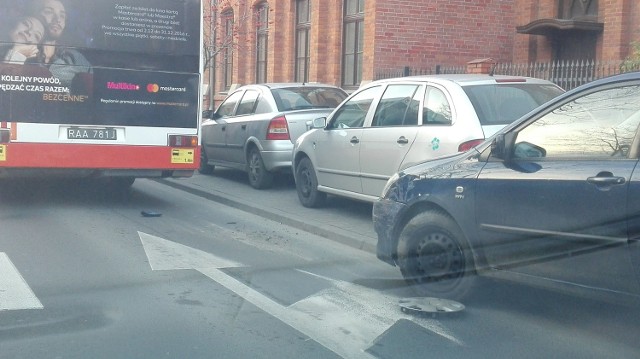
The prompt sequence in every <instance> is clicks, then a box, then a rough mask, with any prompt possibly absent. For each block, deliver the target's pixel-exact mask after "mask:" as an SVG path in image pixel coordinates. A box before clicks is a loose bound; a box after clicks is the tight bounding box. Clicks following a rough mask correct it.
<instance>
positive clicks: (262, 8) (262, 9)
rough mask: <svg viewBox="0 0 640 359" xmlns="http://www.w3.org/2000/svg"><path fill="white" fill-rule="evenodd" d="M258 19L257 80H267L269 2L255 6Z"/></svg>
mask: <svg viewBox="0 0 640 359" xmlns="http://www.w3.org/2000/svg"><path fill="white" fill-rule="evenodd" d="M255 11H256V13H255V19H256V82H257V83H265V82H267V50H268V47H267V44H268V43H269V41H268V40H269V37H268V36H269V4H267V3H266V2H263V3H260V4H258V6H256V7H255Z"/></svg>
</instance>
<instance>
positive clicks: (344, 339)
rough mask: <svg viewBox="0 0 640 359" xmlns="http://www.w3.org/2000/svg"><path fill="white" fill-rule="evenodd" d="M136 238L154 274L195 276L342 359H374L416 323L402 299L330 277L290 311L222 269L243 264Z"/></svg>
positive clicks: (426, 323)
mask: <svg viewBox="0 0 640 359" xmlns="http://www.w3.org/2000/svg"><path fill="white" fill-rule="evenodd" d="M138 234H139V235H140V240H141V241H142V244H143V247H144V250H145V252H146V253H147V258H149V263H150V264H151V268H152V269H153V270H172V269H193V270H196V271H198V272H200V273H202V274H204V275H205V276H207V277H209V278H211V279H213V280H214V281H216V282H217V283H218V284H220V285H222V286H224V287H225V288H227V289H228V290H230V291H232V292H234V293H236V294H237V295H239V296H241V297H242V298H243V299H244V300H246V301H248V302H249V303H251V304H253V305H255V306H256V307H258V308H260V309H261V310H263V311H264V312H266V313H268V314H270V315H271V316H273V317H275V318H277V319H279V320H280V321H282V322H284V323H286V324H287V325H289V326H291V327H292V328H294V329H296V330H298V331H299V332H301V333H303V334H305V335H307V336H308V337H309V338H311V339H313V340H315V341H316V342H317V343H319V344H321V345H322V346H324V347H325V348H327V349H329V350H331V351H332V352H334V353H336V354H338V355H340V356H341V357H343V358H374V356H372V355H371V354H369V353H367V352H366V351H365V350H366V349H367V348H369V347H370V346H371V345H372V344H373V343H374V342H375V340H376V338H378V337H379V336H380V335H382V334H384V333H385V331H386V330H388V329H389V327H390V326H392V325H393V324H394V323H395V322H396V321H397V320H398V319H408V320H412V321H414V322H416V320H415V318H414V317H411V316H408V315H405V314H403V313H402V312H401V311H400V309H399V306H398V304H397V301H398V298H393V297H390V296H385V295H382V294H380V293H378V292H375V291H374V290H371V289H368V288H365V287H362V286H358V285H355V284H351V283H347V282H343V281H336V280H333V279H330V278H326V277H321V278H324V279H327V280H329V281H330V282H331V283H333V284H334V286H335V287H333V288H330V289H326V290H323V291H320V292H319V293H318V294H316V295H313V296H310V297H307V298H305V299H303V300H301V301H298V302H297V303H294V304H293V305H291V306H289V307H286V306H283V305H281V304H279V303H277V302H275V301H274V300H272V299H270V298H268V297H266V296H265V295H263V294H262V293H260V292H258V291H256V290H254V289H252V288H251V287H249V286H247V285H246V284H244V283H242V282H240V281H239V280H237V279H235V278H233V277H231V276H229V275H227V274H226V273H224V272H222V271H221V270H219V269H218V268H226V267H239V266H242V265H241V264H239V263H236V262H232V261H228V260H225V259H222V258H218V257H215V256H213V255H211V254H209V253H206V252H203V251H200V250H197V249H194V248H190V247H187V246H184V245H181V244H178V243H174V242H171V241H168V240H165V239H162V238H158V237H155V236H151V235H148V234H145V233H142V232H138ZM305 273H308V274H310V275H314V274H312V273H309V272H305ZM315 276H316V277H320V276H318V275H315ZM416 323H417V324H418V325H421V326H422V327H424V328H426V329H427V330H431V331H432V332H434V333H437V334H438V335H440V336H442V337H443V338H446V339H448V340H451V341H453V342H454V343H456V344H459V345H463V343H462V342H461V341H460V340H458V339H456V338H455V337H454V336H453V335H451V334H449V333H447V331H446V330H445V329H443V328H442V327H440V326H439V325H438V323H437V322H436V321H435V320H428V319H422V320H419V321H417V322H416Z"/></svg>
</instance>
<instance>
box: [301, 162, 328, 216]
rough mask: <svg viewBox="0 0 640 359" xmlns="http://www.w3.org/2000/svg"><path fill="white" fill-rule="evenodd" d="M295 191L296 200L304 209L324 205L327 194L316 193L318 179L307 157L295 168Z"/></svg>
mask: <svg viewBox="0 0 640 359" xmlns="http://www.w3.org/2000/svg"><path fill="white" fill-rule="evenodd" d="M295 176H296V190H297V192H298V199H299V200H300V203H302V205H303V206H305V207H310V208H313V207H320V206H321V205H322V204H324V201H325V200H326V198H327V194H326V193H324V192H320V191H318V178H317V177H316V171H315V169H314V168H313V164H312V163H311V160H310V159H309V158H308V157H305V158H303V159H302V160H300V163H298V166H297V167H296V173H295Z"/></svg>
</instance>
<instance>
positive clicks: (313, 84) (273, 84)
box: [242, 82, 337, 89]
mask: <svg viewBox="0 0 640 359" xmlns="http://www.w3.org/2000/svg"><path fill="white" fill-rule="evenodd" d="M244 86H264V87H268V88H270V89H277V88H287V87H307V86H308V87H317V86H321V87H336V88H337V86H333V85H328V84H324V83H319V82H270V83H261V84H248V85H244ZM244 86H242V87H244Z"/></svg>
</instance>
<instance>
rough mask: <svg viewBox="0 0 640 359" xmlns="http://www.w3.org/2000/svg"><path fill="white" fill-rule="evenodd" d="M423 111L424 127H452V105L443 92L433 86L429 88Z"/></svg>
mask: <svg viewBox="0 0 640 359" xmlns="http://www.w3.org/2000/svg"><path fill="white" fill-rule="evenodd" d="M424 96H425V98H424V109H423V111H422V124H424V125H450V124H451V121H452V120H451V105H449V101H448V100H447V96H446V95H445V94H444V92H442V90H440V89H438V88H435V87H433V86H427V91H426V93H425V95H424Z"/></svg>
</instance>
